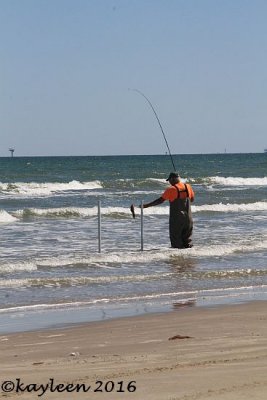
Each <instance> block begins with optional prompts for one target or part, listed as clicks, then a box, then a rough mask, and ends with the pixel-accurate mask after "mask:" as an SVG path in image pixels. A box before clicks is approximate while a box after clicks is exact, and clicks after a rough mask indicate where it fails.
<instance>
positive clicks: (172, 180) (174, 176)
mask: <svg viewBox="0 0 267 400" xmlns="http://www.w3.org/2000/svg"><path fill="white" fill-rule="evenodd" d="M179 178H180V176H179V174H178V172H171V173H170V175H169V177H168V179H166V181H168V182H170V184H171V185H175V184H176V183H178V182H179V180H180V179H179Z"/></svg>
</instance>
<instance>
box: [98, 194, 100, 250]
mask: <svg viewBox="0 0 267 400" xmlns="http://www.w3.org/2000/svg"><path fill="white" fill-rule="evenodd" d="M98 253H101V201H100V200H98Z"/></svg>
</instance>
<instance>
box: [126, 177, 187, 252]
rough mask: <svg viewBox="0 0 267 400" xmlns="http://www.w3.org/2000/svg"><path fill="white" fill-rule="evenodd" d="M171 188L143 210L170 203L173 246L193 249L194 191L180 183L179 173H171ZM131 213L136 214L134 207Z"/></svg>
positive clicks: (170, 229) (144, 206)
mask: <svg viewBox="0 0 267 400" xmlns="http://www.w3.org/2000/svg"><path fill="white" fill-rule="evenodd" d="M166 181H168V182H169V183H170V185H171V186H170V187H169V188H167V189H166V190H165V192H164V193H163V194H162V195H161V197H159V198H158V199H156V200H154V201H152V202H151V203H147V204H144V205H143V208H148V207H153V206H157V205H159V204H162V203H163V202H164V201H165V200H169V202H170V219H169V231H170V241H171V246H172V247H174V248H178V249H185V248H190V247H192V239H191V236H192V231H193V219H192V214H191V204H190V203H191V202H193V201H194V191H193V189H192V187H191V186H190V185H189V184H184V183H182V182H181V181H180V177H179V174H178V173H177V172H171V173H170V175H169V177H168V179H166ZM131 211H132V212H134V210H133V206H131Z"/></svg>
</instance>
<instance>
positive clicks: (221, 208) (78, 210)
mask: <svg viewBox="0 0 267 400" xmlns="http://www.w3.org/2000/svg"><path fill="white" fill-rule="evenodd" d="M266 210H267V202H266V201H258V202H255V203H247V204H245V203H241V204H232V203H227V204H223V203H217V204H203V205H200V206H195V205H192V212H193V213H199V212H223V213H238V212H247V211H266ZM135 211H136V215H137V216H140V214H141V210H140V208H138V207H136V210H135ZM168 213H169V207H168V205H167V204H166V205H163V206H160V207H151V208H148V209H145V210H144V214H145V215H168ZM6 214H7V213H6ZM101 214H102V215H105V216H114V217H117V218H131V214H130V210H129V207H102V208H101ZM8 215H9V214H8ZM97 215H98V207H97V206H95V207H90V208H89V207H88V208H86V207H84V208H83V207H58V208H44V209H42V208H25V209H23V210H17V211H14V212H12V215H10V221H9V222H12V220H15V219H16V218H27V217H51V218H57V217H61V218H73V217H82V218H84V217H96V216H97ZM15 217H16V218H15ZM0 218H1V214H0ZM6 218H7V216H6ZM3 219H4V216H3ZM0 222H1V221H0Z"/></svg>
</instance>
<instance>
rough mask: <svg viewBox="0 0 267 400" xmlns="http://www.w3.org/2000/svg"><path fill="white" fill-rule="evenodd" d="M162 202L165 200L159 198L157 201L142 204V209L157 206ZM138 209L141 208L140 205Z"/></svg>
mask: <svg viewBox="0 0 267 400" xmlns="http://www.w3.org/2000/svg"><path fill="white" fill-rule="evenodd" d="M164 201H165V200H164V199H163V197H159V198H158V199H156V200H154V201H151V203H146V204H143V208H148V207H153V206H158V205H159V204H162V203H163V202H164ZM139 207H140V208H141V205H140V206H139Z"/></svg>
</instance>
